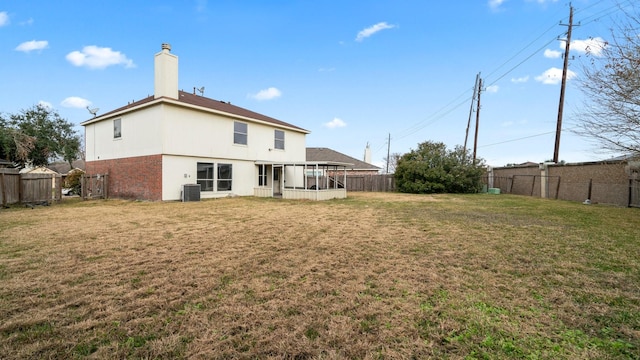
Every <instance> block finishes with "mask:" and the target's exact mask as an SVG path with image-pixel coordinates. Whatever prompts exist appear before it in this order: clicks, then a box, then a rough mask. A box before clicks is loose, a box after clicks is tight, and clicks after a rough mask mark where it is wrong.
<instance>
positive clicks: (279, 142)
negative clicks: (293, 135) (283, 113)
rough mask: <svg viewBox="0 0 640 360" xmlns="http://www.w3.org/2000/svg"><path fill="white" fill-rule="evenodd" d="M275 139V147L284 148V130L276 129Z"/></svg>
mask: <svg viewBox="0 0 640 360" xmlns="http://www.w3.org/2000/svg"><path fill="white" fill-rule="evenodd" d="M275 134H276V135H275V141H274V144H273V147H274V148H276V149H280V150H284V131H282V130H276V132H275Z"/></svg>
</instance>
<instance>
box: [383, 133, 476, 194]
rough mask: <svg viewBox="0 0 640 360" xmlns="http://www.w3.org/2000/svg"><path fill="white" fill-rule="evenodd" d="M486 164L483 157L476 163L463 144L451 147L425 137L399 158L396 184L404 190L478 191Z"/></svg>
mask: <svg viewBox="0 0 640 360" xmlns="http://www.w3.org/2000/svg"><path fill="white" fill-rule="evenodd" d="M483 166H484V161H483V160H482V159H479V160H478V159H476V161H475V164H474V161H473V159H471V157H470V156H468V155H467V154H466V152H465V151H464V149H463V148H462V147H460V146H457V147H456V148H455V149H454V150H448V149H447V147H446V145H445V144H443V143H435V142H430V141H426V142H423V143H420V144H418V149H417V150H411V151H410V152H409V153H406V154H404V155H402V157H401V158H400V160H398V165H397V167H396V172H395V177H396V184H397V187H398V190H399V191H400V192H405V193H416V194H424V193H475V192H478V191H479V190H480V189H481V187H482V184H481V182H480V180H481V178H482V175H483V174H484V172H485V170H484V167H483Z"/></svg>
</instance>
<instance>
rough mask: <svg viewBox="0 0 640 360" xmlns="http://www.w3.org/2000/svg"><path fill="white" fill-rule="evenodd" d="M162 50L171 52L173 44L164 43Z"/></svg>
mask: <svg viewBox="0 0 640 360" xmlns="http://www.w3.org/2000/svg"><path fill="white" fill-rule="evenodd" d="M162 50H167V51H171V44H169V43H162Z"/></svg>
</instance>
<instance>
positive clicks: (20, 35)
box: [0, 0, 633, 169]
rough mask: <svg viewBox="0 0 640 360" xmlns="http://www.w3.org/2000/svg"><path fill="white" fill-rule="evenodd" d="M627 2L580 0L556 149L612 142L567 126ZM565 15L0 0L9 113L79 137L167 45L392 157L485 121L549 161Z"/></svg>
mask: <svg viewBox="0 0 640 360" xmlns="http://www.w3.org/2000/svg"><path fill="white" fill-rule="evenodd" d="M630 3H633V0H620V1H617V0H574V1H573V2H572V6H573V8H574V24H575V25H576V26H574V27H573V28H572V29H573V31H572V37H571V40H572V41H571V43H570V47H571V52H570V56H569V59H570V61H569V72H568V75H567V78H568V80H567V87H566V92H565V101H564V112H563V113H564V114H563V120H562V126H563V128H562V129H563V131H562V134H561V138H560V139H561V140H560V147H559V160H564V161H566V162H583V161H595V160H602V159H607V158H610V157H612V156H613V155H616V154H609V153H602V152H601V151H599V149H598V147H597V145H596V144H594V143H593V142H591V141H590V140H589V139H585V138H581V137H579V136H577V135H575V134H573V133H572V132H571V129H572V128H574V127H575V124H576V121H578V115H577V114H578V113H579V111H580V109H581V108H582V107H583V106H584V104H585V102H588V99H586V98H585V97H584V96H582V93H581V92H580V86H579V82H580V79H581V77H580V76H581V72H582V69H583V67H584V66H588V64H589V59H590V57H594V56H595V57H597V56H598V55H599V51H600V49H601V48H602V47H603V46H606V42H607V41H608V40H609V39H610V38H611V28H612V22H613V21H614V20H615V19H616V18H618V19H619V18H620V16H621V15H622V11H621V10H620V7H622V8H625V6H627V7H628V6H629V4H630ZM569 13H570V5H569V3H568V2H566V1H563V0H473V1H444V0H440V1H424V0H367V1H364V0H351V1H345V0H324V1H307V0H273V1H262V0H246V1H234V0H219V1H214V0H209V1H206V0H194V1H189V0H181V1H170V0H156V1H120V0H111V1H100V2H98V1H48V0H30V1H1V2H0V79H1V81H0V113H2V114H4V115H7V114H15V113H19V112H20V111H21V110H23V109H27V108H30V107H32V106H34V105H37V104H45V105H46V106H50V107H51V108H53V109H55V110H56V111H57V112H58V113H59V114H60V116H62V117H63V118H65V119H66V120H67V121H69V122H71V123H73V124H76V125H77V129H78V132H79V133H80V134H82V135H83V134H84V129H83V128H82V126H80V125H79V124H80V123H81V122H83V121H86V120H88V119H90V118H91V117H92V115H91V114H90V113H89V111H88V109H87V107H89V108H91V109H94V108H98V109H99V111H98V114H100V113H105V112H108V111H111V110H113V109H116V108H118V107H121V106H124V105H126V104H127V103H128V102H131V101H135V100H140V99H142V98H144V97H147V96H149V95H151V94H152V93H153V76H154V72H153V66H154V64H153V63H154V55H155V54H156V53H157V52H159V51H160V50H161V44H162V43H169V44H171V48H172V50H171V52H172V53H173V54H175V55H177V56H178V57H179V75H178V78H179V80H178V82H179V87H180V89H182V90H185V91H193V89H194V88H201V87H204V88H205V90H204V96H206V97H210V98H213V99H216V100H223V101H229V102H231V103H232V104H234V105H237V106H241V107H244V108H247V109H249V110H252V111H256V112H259V113H262V114H264V115H267V116H270V117H273V118H276V119H279V120H282V121H285V122H288V123H291V124H294V125H296V126H299V127H302V128H304V129H307V130H309V131H310V132H311V133H310V134H309V135H307V146H308V147H327V148H331V149H333V150H336V151H339V152H342V153H344V154H347V155H349V156H352V157H354V158H357V159H360V160H362V159H363V156H364V150H365V147H366V146H367V145H369V146H370V148H371V150H372V162H373V163H374V164H376V165H378V166H380V167H382V168H383V169H384V168H385V166H386V163H385V160H384V159H385V158H386V156H387V153H388V152H390V153H392V154H393V153H400V154H403V153H406V152H408V151H411V150H412V149H416V148H417V146H418V144H419V143H421V142H424V141H433V142H442V143H444V144H446V145H447V147H448V148H450V149H453V148H454V147H455V146H457V145H459V146H462V145H464V144H465V140H466V144H467V148H468V149H470V150H471V151H472V149H473V148H474V138H475V131H476V126H475V124H476V118H477V119H478V123H479V126H478V128H477V132H478V137H477V143H475V147H476V149H477V156H478V157H479V158H482V159H484V160H485V161H486V163H487V164H488V165H491V166H504V165H506V164H514V163H515V164H519V163H524V162H528V161H532V162H538V163H540V162H544V161H547V160H550V159H552V158H553V153H554V145H555V132H556V126H557V121H558V108H559V99H560V89H561V85H560V79H561V74H562V67H563V53H564V47H565V43H566V42H565V41H563V39H566V32H567V30H568V26H566V25H567V24H568V23H569ZM578 24H579V26H578ZM478 74H479V76H480V78H481V79H482V81H483V87H482V91H481V92H480V109H479V112H478V111H477V100H475V101H474V100H473V89H474V86H475V81H476V77H477V76H478ZM477 113H479V115H477ZM470 119H471V121H470ZM467 128H468V129H469V130H468V131H467Z"/></svg>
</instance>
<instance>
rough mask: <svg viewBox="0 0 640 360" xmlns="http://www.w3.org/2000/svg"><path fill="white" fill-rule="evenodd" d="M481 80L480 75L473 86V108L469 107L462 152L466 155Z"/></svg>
mask: <svg viewBox="0 0 640 360" xmlns="http://www.w3.org/2000/svg"><path fill="white" fill-rule="evenodd" d="M479 80H480V73H478V75H476V83H475V85H473V97H472V98H471V106H470V107H469V120H467V132H466V133H465V135H464V147H463V148H462V151H463V152H464V155H465V156H466V155H467V139H468V138H469V127H470V126H471V115H473V103H474V102H475V101H476V93H477V91H478V81H479Z"/></svg>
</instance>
